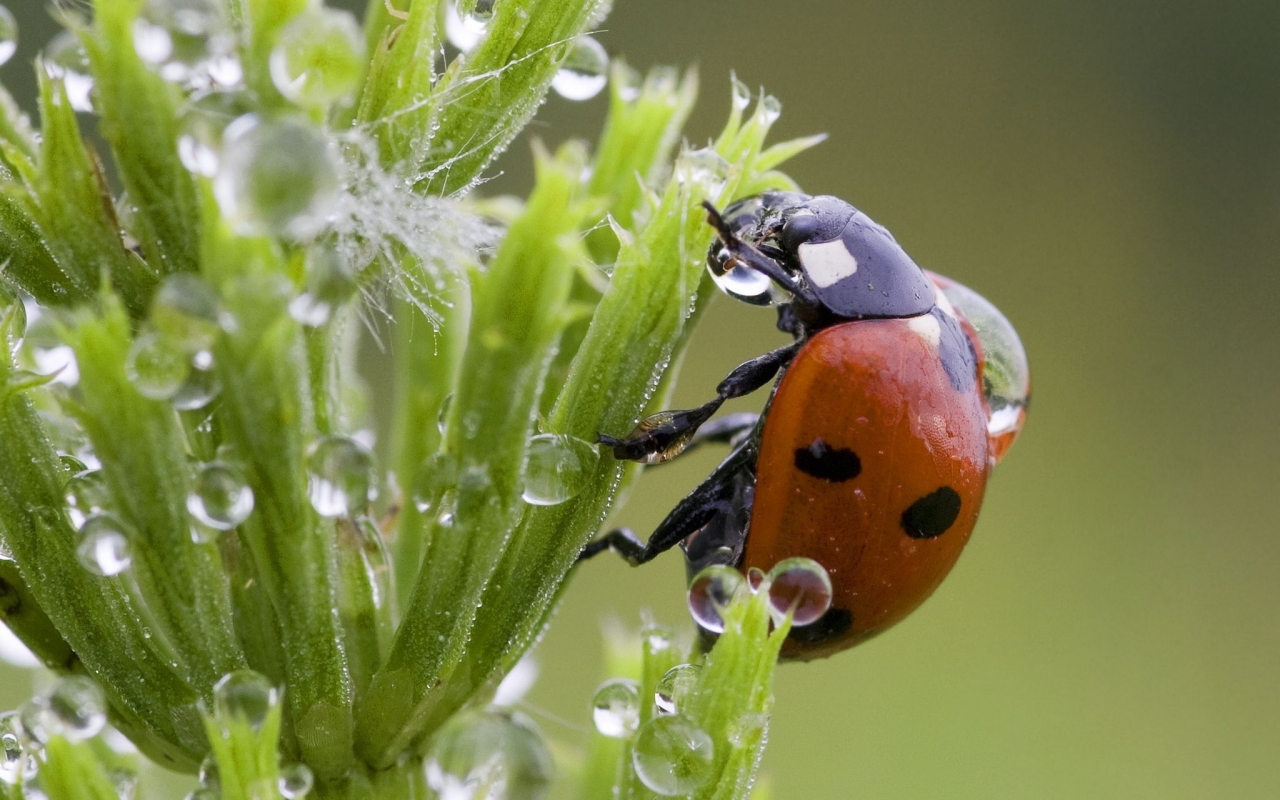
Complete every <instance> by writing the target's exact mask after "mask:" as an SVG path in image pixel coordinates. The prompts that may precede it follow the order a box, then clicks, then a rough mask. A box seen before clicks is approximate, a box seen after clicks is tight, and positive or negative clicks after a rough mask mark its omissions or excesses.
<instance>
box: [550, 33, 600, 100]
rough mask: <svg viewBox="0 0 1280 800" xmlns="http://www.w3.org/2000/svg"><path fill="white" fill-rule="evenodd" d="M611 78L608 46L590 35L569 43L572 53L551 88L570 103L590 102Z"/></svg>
mask: <svg viewBox="0 0 1280 800" xmlns="http://www.w3.org/2000/svg"><path fill="white" fill-rule="evenodd" d="M608 75H609V54H608V53H606V52H605V49H604V45H602V44H600V43H599V42H597V41H596V40H595V39H594V38H592V37H590V36H579V37H577V38H576V39H574V40H573V41H572V42H571V43H570V44H569V54H568V55H566V56H565V58H564V61H562V62H560V69H559V70H558V71H557V72H556V75H555V77H554V78H552V79H551V88H552V89H554V90H555V93H556V94H558V95H560V96H561V97H563V98H565V99H566V100H590V99H591V98H593V97H595V96H596V95H598V94H600V90H601V89H603V88H604V85H605V84H606V83H607V82H608V80H609V77H608Z"/></svg>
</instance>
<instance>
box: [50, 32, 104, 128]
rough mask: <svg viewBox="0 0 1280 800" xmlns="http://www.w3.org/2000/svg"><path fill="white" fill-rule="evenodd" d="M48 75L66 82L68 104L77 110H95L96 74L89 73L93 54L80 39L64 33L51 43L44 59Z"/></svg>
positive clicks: (69, 33) (64, 84)
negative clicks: (90, 58)
mask: <svg viewBox="0 0 1280 800" xmlns="http://www.w3.org/2000/svg"><path fill="white" fill-rule="evenodd" d="M40 60H41V63H43V64H44V71H45V74H46V75H48V76H49V77H50V78H56V79H59V80H61V81H62V85H63V87H64V88H65V89H66V90H67V101H68V102H69V103H71V107H72V108H73V109H75V110H76V111H84V112H89V111H93V100H92V95H93V75H92V74H91V73H90V72H89V54H88V53H86V52H85V49H84V45H83V44H81V43H80V38H79V37H78V36H76V35H75V34H74V33H72V32H71V31H63V32H62V33H59V34H58V35H57V36H55V37H53V38H52V39H51V40H49V44H47V45H46V46H45V48H44V54H43V55H42V56H41V59H40Z"/></svg>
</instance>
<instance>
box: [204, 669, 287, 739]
mask: <svg viewBox="0 0 1280 800" xmlns="http://www.w3.org/2000/svg"><path fill="white" fill-rule="evenodd" d="M279 703H280V690H279V689H277V688H276V687H275V685H274V684H273V683H271V681H270V680H268V679H267V677H266V676H265V675H262V674H260V673H257V672H254V671H253V670H251V669H240V670H236V671H235V672H228V673H227V674H226V675H224V676H222V680H220V681H218V683H217V684H216V685H215V686H214V687H213V715H214V716H215V717H217V718H218V719H219V720H221V721H222V722H223V723H228V722H231V721H232V720H239V721H241V722H247V723H248V724H249V727H251V728H253V730H255V731H260V730H262V726H263V725H264V724H265V723H266V721H267V716H268V715H269V714H270V713H271V710H272V709H273V708H275V707H276V706H277V705H278V704H279Z"/></svg>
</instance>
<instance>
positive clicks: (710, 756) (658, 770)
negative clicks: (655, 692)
mask: <svg viewBox="0 0 1280 800" xmlns="http://www.w3.org/2000/svg"><path fill="white" fill-rule="evenodd" d="M714 759H715V743H714V742H712V740H711V737H710V736H708V735H707V732H706V731H704V730H702V729H701V728H699V727H698V726H697V725H695V724H694V723H693V721H692V720H690V719H688V718H687V717H685V716H683V715H681V714H673V715H670V716H660V717H654V718H653V719H651V720H649V721H648V722H646V723H645V724H644V725H643V726H642V727H641V728H640V730H639V732H638V733H636V739H635V746H634V748H633V750H632V752H631V763H632V766H634V767H635V770H636V776H637V777H639V778H640V780H641V781H642V782H644V785H645V786H648V787H649V788H650V789H651V790H653V791H654V792H657V793H658V794H660V795H663V796H665V797H676V796H679V795H685V794H691V793H692V792H693V791H694V790H696V789H697V788H698V787H700V786H702V785H703V784H705V783H706V782H707V781H708V780H710V778H711V772H712V769H713V767H714V765H715V764H714Z"/></svg>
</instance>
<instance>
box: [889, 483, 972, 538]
mask: <svg viewBox="0 0 1280 800" xmlns="http://www.w3.org/2000/svg"><path fill="white" fill-rule="evenodd" d="M959 516H960V495H959V494H957V493H956V490H955V489H952V488H951V487H950V486H943V487H942V488H941V489H939V490H938V491H936V492H930V493H929V494H927V495H925V496H924V497H921V498H920V499H919V500H917V501H915V502H914V503H912V504H911V507H910V508H908V509H907V510H906V511H903V512H902V529H903V530H904V531H906V532H907V535H908V536H910V537H911V538H913V539H932V538H934V537H935V536H941V535H942V534H944V533H946V532H947V530H948V529H949V528H950V527H951V526H952V525H954V524H955V521H956V518H957V517H959Z"/></svg>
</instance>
